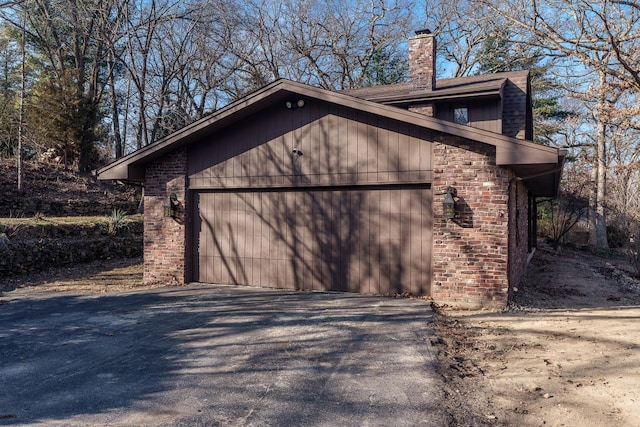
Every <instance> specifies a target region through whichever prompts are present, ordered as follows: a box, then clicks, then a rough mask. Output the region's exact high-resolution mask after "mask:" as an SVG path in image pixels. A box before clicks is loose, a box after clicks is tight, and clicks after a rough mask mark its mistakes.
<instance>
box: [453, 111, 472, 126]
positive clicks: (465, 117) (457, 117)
mask: <svg viewBox="0 0 640 427" xmlns="http://www.w3.org/2000/svg"><path fill="white" fill-rule="evenodd" d="M453 122H454V123H459V124H461V125H468V124H469V109H468V108H467V107H456V108H454V109H453Z"/></svg>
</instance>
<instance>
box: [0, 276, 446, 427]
mask: <svg viewBox="0 0 640 427" xmlns="http://www.w3.org/2000/svg"><path fill="white" fill-rule="evenodd" d="M0 299H1V300H2V304H0V425H96V424H98V425H168V426H179V425H180V426H181V425H184V426H194V425H203V426H216V425H220V426H227V425H230V426H236V425H239V426H269V425H273V426H339V425H358V426H364V425H368V426H391V425H393V426H417V425H427V426H442V425H446V424H447V417H446V414H445V413H444V409H443V408H441V407H440V405H439V404H438V402H440V401H441V399H443V396H442V388H441V385H440V379H439V377H438V376H437V375H436V373H435V369H434V358H433V355H432V354H431V349H430V344H429V343H430V339H431V338H432V337H433V332H432V327H431V315H432V314H431V310H430V307H429V304H428V303H426V302H424V301H419V300H409V299H393V298H385V297H370V296H359V295H353V294H341V293H322V292H291V291H278V290H265V289H256V288H246V287H232V286H211V285H206V286H205V285H202V286H191V287H183V288H166V289H159V290H157V289H156V290H147V291H138V292H128V293H118V294H106V295H96V294H70V293H55V292H39V291H37V290H34V289H33V288H32V289H18V290H16V291H13V292H11V293H8V294H5V295H4V296H3V297H2V298H0Z"/></svg>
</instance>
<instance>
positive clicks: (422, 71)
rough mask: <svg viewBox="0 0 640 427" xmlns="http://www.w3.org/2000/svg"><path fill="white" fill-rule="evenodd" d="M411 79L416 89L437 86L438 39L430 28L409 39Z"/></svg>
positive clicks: (421, 89)
mask: <svg viewBox="0 0 640 427" xmlns="http://www.w3.org/2000/svg"><path fill="white" fill-rule="evenodd" d="M409 79H410V81H411V84H412V85H413V90H415V91H423V90H425V91H428V90H434V89H435V88H436V39H435V37H434V36H433V34H432V33H431V31H429V30H420V31H416V35H415V37H411V38H410V39H409Z"/></svg>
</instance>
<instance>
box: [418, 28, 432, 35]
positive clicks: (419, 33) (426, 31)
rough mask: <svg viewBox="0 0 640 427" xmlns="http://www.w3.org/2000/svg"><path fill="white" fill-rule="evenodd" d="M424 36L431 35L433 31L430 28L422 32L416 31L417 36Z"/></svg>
mask: <svg viewBox="0 0 640 427" xmlns="http://www.w3.org/2000/svg"><path fill="white" fill-rule="evenodd" d="M423 34H431V30H430V29H428V28H424V29H422V30H418V31H416V36H421V35H423Z"/></svg>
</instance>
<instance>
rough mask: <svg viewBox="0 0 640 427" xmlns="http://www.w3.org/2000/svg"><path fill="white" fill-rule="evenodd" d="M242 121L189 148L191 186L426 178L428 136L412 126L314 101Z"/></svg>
mask: <svg viewBox="0 0 640 427" xmlns="http://www.w3.org/2000/svg"><path fill="white" fill-rule="evenodd" d="M246 123H251V125H250V126H247V124H246ZM246 123H243V124H241V125H238V126H234V127H232V128H229V129H227V130H225V131H224V132H220V133H217V134H215V135H214V136H212V137H209V138H206V139H204V140H202V141H201V142H198V143H195V144H193V145H192V146H190V147H189V167H188V174H189V185H190V188H191V189H212V188H267V187H268V188H273V187H314V186H338V185H362V184H366V185H382V184H390V183H428V182H430V181H431V169H432V165H431V142H430V141H431V138H432V132H430V131H427V130H425V129H423V128H419V127H417V126H410V125H408V124H405V123H400V122H398V121H395V120H390V119H387V118H384V117H380V116H376V115H374V114H370V113H365V112H359V111H356V110H353V109H349V108H346V107H338V106H335V105H332V104H329V103H325V102H319V101H313V100H310V101H308V102H307V103H306V104H305V106H304V108H299V109H295V110H287V109H286V108H285V107H284V106H282V108H273V109H270V110H266V111H262V112H260V113H259V114H256V115H254V116H251V117H249V118H248V119H247V121H246ZM293 149H298V150H299V151H300V152H302V155H298V154H295V153H293Z"/></svg>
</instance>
